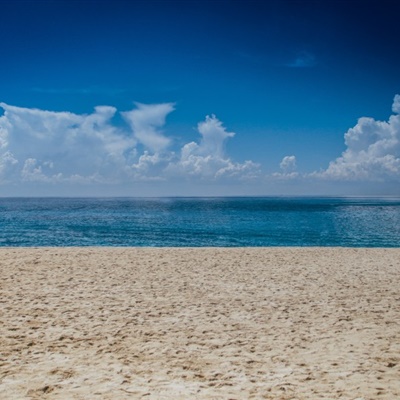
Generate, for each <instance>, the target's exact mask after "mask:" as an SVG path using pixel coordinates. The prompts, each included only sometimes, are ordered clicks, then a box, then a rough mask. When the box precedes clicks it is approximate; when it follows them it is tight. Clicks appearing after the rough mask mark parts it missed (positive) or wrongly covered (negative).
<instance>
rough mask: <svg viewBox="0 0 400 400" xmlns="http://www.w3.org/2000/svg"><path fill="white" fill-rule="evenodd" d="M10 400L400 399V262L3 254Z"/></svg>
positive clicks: (1, 392)
mask: <svg viewBox="0 0 400 400" xmlns="http://www.w3.org/2000/svg"><path fill="white" fill-rule="evenodd" d="M0 273H1V275H0V285H1V286H0V288H1V289H0V294H1V297H0V301H1V305H0V398H1V399H13V400H14V399H85V400H86V399H140V398H144V399H263V398H265V399H339V398H340V399H365V400H367V399H390V400H393V399H398V398H400V291H399V289H400V249H341V248H258V249H256V248H235V249H223V248H214V249H212V248H207V249H205V248H198V249H193V248H191V249H183V248H180V249H169V248H163V249H149V248H114V249H111V248H41V249H37V248H30V249H22V248H2V249H0Z"/></svg>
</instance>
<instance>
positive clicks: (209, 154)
mask: <svg viewBox="0 0 400 400" xmlns="http://www.w3.org/2000/svg"><path fill="white" fill-rule="evenodd" d="M197 130H198V132H199V133H200V135H201V139H200V142H199V143H196V142H190V143H187V144H185V145H184V146H183V147H182V149H181V152H180V158H179V160H177V161H175V162H171V163H170V164H169V165H168V167H167V172H169V173H170V174H172V175H177V174H178V175H186V176H190V177H200V178H203V179H204V178H207V179H220V178H239V179H252V178H254V177H256V176H257V175H258V174H259V165H258V164H255V163H253V162H252V161H246V162H245V163H243V164H241V163H235V162H233V161H231V160H230V158H229V157H227V156H226V155H225V152H224V145H225V142H226V140H227V139H228V138H231V137H233V136H234V135H235V133H234V132H227V130H226V128H225V127H224V126H223V125H222V122H221V121H220V120H218V118H217V117H216V116H215V115H212V116H211V117H210V116H206V118H205V120H204V121H202V122H199V123H198V125H197Z"/></svg>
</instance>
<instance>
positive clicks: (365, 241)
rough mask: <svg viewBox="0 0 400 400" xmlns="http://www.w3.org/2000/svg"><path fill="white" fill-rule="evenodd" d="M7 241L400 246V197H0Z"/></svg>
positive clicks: (0, 230)
mask: <svg viewBox="0 0 400 400" xmlns="http://www.w3.org/2000/svg"><path fill="white" fill-rule="evenodd" d="M0 246H173V247H183V246H196V247H198V246H348V247H400V199H393V198H391V199H360V198H294V197H283V198H277V197H276V198H272V197H269V198H151V199H137V198H132V199H131V198H115V199H111V198H90V199H87V198H85V199H83V198H82V199H78V198H0Z"/></svg>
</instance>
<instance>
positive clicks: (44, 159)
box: [0, 103, 258, 184]
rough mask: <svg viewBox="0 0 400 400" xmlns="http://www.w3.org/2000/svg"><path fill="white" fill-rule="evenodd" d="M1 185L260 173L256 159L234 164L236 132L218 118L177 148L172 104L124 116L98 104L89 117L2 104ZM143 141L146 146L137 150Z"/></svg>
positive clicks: (143, 107)
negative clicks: (229, 146) (118, 118)
mask: <svg viewBox="0 0 400 400" xmlns="http://www.w3.org/2000/svg"><path fill="white" fill-rule="evenodd" d="M0 106H1V107H2V108H3V109H4V115H2V116H1V117H0V182H3V183H5V182H8V183H9V182H14V183H15V182H20V183H21V182H22V183H23V182H42V183H54V184H61V183H81V184H87V183H105V184H116V183H119V184H124V183H130V182H133V181H154V180H156V181H163V180H164V181H165V180H168V179H171V178H174V177H175V176H180V177H182V176H186V177H190V178H193V177H198V178H202V179H212V180H216V179H227V178H230V179H244V178H251V177H254V176H255V175H256V173H257V171H258V166H257V165H256V164H254V163H252V162H251V161H246V162H245V163H242V164H241V163H236V162H233V161H232V160H231V159H230V158H229V157H227V156H226V155H225V153H224V145H225V141H226V140H227V139H228V138H231V137H233V136H234V133H232V132H228V131H227V130H226V128H225V127H224V126H223V125H222V123H221V121H219V120H218V119H217V118H216V117H215V116H211V117H206V119H205V121H203V122H200V123H199V124H198V131H199V134H200V139H199V142H198V143H196V142H191V143H188V144H185V145H184V146H183V147H182V149H180V150H178V151H177V152H174V151H173V150H172V149H170V147H171V146H172V145H173V143H172V140H171V139H170V138H169V137H166V136H165V135H164V133H163V132H162V128H163V126H164V124H165V119H166V116H167V115H168V114H169V113H170V112H172V111H173V110H174V104H173V103H165V104H150V105H144V104H137V109H135V110H132V111H127V112H123V113H121V114H122V115H123V117H124V119H125V120H126V122H127V124H126V125H124V126H119V125H116V124H115V123H114V121H113V117H114V116H115V114H116V113H117V110H116V108H114V107H110V106H98V107H96V108H95V110H94V112H93V113H91V114H82V115H81V114H74V113H71V112H54V111H45V110H39V109H31V108H22V107H15V106H10V105H7V104H5V103H0ZM138 143H140V144H142V145H143V146H144V147H145V150H144V151H143V152H139V148H138V147H137V145H138Z"/></svg>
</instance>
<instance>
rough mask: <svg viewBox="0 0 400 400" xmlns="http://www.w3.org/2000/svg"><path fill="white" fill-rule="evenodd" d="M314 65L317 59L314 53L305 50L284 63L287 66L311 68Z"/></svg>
mask: <svg viewBox="0 0 400 400" xmlns="http://www.w3.org/2000/svg"><path fill="white" fill-rule="evenodd" d="M316 65H317V60H316V57H315V55H314V54H312V53H309V52H307V51H302V52H300V53H299V54H297V56H296V57H295V58H294V59H293V60H292V61H290V62H288V63H287V64H285V66H286V67H289V68H312V67H315V66H316Z"/></svg>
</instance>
